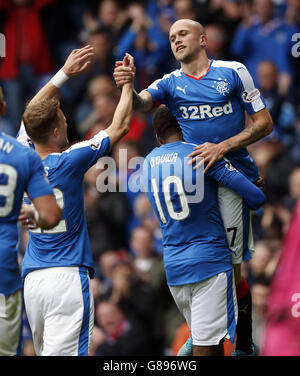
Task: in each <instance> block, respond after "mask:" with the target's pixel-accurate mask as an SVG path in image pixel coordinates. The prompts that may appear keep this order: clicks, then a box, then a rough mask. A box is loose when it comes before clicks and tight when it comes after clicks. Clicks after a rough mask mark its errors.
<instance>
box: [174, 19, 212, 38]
mask: <svg viewBox="0 0 300 376" xmlns="http://www.w3.org/2000/svg"><path fill="white" fill-rule="evenodd" d="M182 27H189V28H192V29H193V30H194V31H195V32H196V33H197V34H198V35H199V37H200V35H201V34H205V29H204V27H203V26H202V25H201V24H200V23H199V22H197V21H194V20H189V19H181V20H177V21H175V22H174V23H173V24H172V26H171V27H170V31H169V37H170V36H171V34H172V31H173V30H174V29H175V30H176V29H177V28H182Z"/></svg>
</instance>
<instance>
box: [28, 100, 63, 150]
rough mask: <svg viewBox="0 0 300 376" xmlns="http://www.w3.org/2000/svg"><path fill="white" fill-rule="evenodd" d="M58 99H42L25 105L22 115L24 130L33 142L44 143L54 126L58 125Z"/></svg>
mask: <svg viewBox="0 0 300 376" xmlns="http://www.w3.org/2000/svg"><path fill="white" fill-rule="evenodd" d="M59 106H60V103H59V100H58V99H44V100H42V101H40V102H36V103H33V104H29V105H27V107H26V109H25V112H24V114H23V116H22V119H23V122H24V125H25V129H26V132H27V134H28V136H29V137H30V138H31V139H32V141H33V142H37V143H41V144H45V143H47V142H48V140H49V136H50V135H51V133H52V131H53V129H54V128H56V127H58V124H59V117H58V109H59Z"/></svg>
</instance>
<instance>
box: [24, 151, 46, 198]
mask: <svg viewBox="0 0 300 376" xmlns="http://www.w3.org/2000/svg"><path fill="white" fill-rule="evenodd" d="M29 160H30V176H29V180H28V184H27V189H26V191H27V194H28V196H29V197H30V199H32V200H33V199H35V198H37V197H40V196H47V195H51V194H53V191H52V188H51V186H50V184H49V182H48V181H47V178H46V177H45V174H44V167H43V164H42V161H41V158H40V157H39V155H38V154H37V153H36V152H34V151H33V150H29Z"/></svg>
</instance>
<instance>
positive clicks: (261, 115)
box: [220, 108, 273, 155]
mask: <svg viewBox="0 0 300 376" xmlns="http://www.w3.org/2000/svg"><path fill="white" fill-rule="evenodd" d="M249 116H250V118H251V120H252V123H251V124H250V125H249V126H248V127H247V128H245V129H244V130H243V131H242V132H240V133H238V134H237V135H235V136H233V137H230V138H228V139H227V140H225V141H223V142H221V143H220V145H222V147H223V153H224V155H225V154H226V153H228V152H231V151H235V150H238V149H242V148H244V147H247V146H248V145H251V144H253V143H254V142H256V141H258V140H260V139H262V138H263V137H265V136H267V135H268V134H270V133H271V132H272V130H273V121H272V118H271V115H270V113H269V111H268V110H267V109H266V108H264V109H263V110H260V111H259V112H256V113H254V114H252V115H249Z"/></svg>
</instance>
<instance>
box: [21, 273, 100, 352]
mask: <svg viewBox="0 0 300 376" xmlns="http://www.w3.org/2000/svg"><path fill="white" fill-rule="evenodd" d="M24 300H25V309H26V313H27V317H28V322H29V325H30V328H31V331H32V336H33V344H34V348H35V352H36V354H37V355H45V356H50V355H56V356H76V355H79V356H80V355H81V356H87V355H88V349H89V345H90V341H91V338H92V332H93V326H94V301H93V294H92V290H91V287H90V278H89V275H88V272H87V270H86V268H80V267H55V268H47V269H39V270H35V271H33V272H31V273H29V274H28V275H27V276H26V278H25V282H24Z"/></svg>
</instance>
